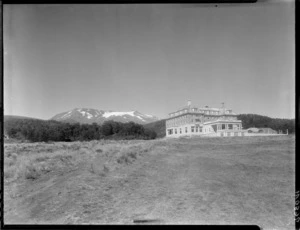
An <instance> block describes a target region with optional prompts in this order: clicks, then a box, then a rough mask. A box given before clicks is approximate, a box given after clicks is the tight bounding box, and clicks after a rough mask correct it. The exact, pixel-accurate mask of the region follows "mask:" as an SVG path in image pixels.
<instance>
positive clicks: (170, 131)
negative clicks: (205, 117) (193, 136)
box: [168, 126, 202, 135]
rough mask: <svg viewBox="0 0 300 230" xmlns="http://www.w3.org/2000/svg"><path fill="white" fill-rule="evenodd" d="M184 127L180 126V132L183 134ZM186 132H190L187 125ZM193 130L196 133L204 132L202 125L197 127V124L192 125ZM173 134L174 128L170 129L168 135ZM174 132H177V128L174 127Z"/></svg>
mask: <svg viewBox="0 0 300 230" xmlns="http://www.w3.org/2000/svg"><path fill="white" fill-rule="evenodd" d="M182 131H183V130H182V128H178V133H179V134H182ZM184 131H185V133H187V132H188V127H185V129H184ZM191 132H192V133H194V132H196V133H202V127H195V126H192V127H191ZM172 134H173V129H168V135H172ZM174 134H177V128H174Z"/></svg>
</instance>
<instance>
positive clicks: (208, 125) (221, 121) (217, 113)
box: [166, 101, 246, 137]
mask: <svg viewBox="0 0 300 230" xmlns="http://www.w3.org/2000/svg"><path fill="white" fill-rule="evenodd" d="M245 132H246V130H243V129H242V121H241V120H237V114H235V113H233V112H232V110H231V109H226V108H225V107H224V106H223V107H222V108H210V107H208V106H205V107H203V108H197V107H192V106H191V103H190V101H189V102H188V106H186V107H184V108H182V109H179V110H178V111H176V112H173V113H170V114H169V117H168V118H167V119H166V137H185V136H186V137H192V136H220V137H227V136H244V135H245Z"/></svg>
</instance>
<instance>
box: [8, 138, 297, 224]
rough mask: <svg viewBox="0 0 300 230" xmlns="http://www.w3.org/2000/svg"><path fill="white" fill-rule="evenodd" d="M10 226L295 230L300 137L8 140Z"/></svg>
mask: <svg viewBox="0 0 300 230" xmlns="http://www.w3.org/2000/svg"><path fill="white" fill-rule="evenodd" d="M4 149H5V152H4V179H5V184H4V223H5V224H36V223H38V224H87V223H89V224H133V221H134V220H138V219H147V220H155V221H154V222H152V223H156V224H257V225H259V226H261V227H263V229H294V218H293V213H294V190H295V175H294V174H295V137H294V136H272V137H228V138H191V139H173V140H166V139H162V140H149V141H137V140H131V141H91V142H73V143H32V144H30V143H24V144H22V143H15V144H14V143H8V144H5V145H4Z"/></svg>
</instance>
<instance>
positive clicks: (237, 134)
mask: <svg viewBox="0 0 300 230" xmlns="http://www.w3.org/2000/svg"><path fill="white" fill-rule="evenodd" d="M224 136H232V132H222V133H221V137H224ZM233 136H245V133H244V132H234V133H233Z"/></svg>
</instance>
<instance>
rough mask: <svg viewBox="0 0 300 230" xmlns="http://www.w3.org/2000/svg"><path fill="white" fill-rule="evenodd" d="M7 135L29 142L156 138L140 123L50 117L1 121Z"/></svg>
mask: <svg viewBox="0 0 300 230" xmlns="http://www.w3.org/2000/svg"><path fill="white" fill-rule="evenodd" d="M4 129H5V132H6V135H8V137H9V138H16V139H19V140H28V141H31V142H48V141H90V140H99V139H143V140H148V139H155V138H156V136H157V135H156V133H155V132H154V131H152V130H150V129H147V128H144V127H143V126H142V125H140V124H137V123H134V122H128V123H121V122H115V121H106V122H104V123H103V124H102V125H99V124H97V123H93V124H79V123H72V124H70V123H62V122H58V121H53V120H47V121H45V120H37V119H20V118H10V119H6V120H5V121H4Z"/></svg>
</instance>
